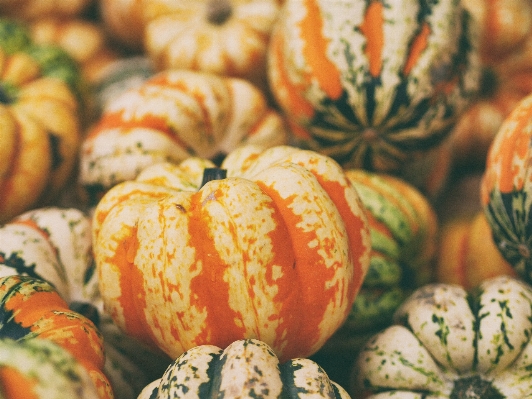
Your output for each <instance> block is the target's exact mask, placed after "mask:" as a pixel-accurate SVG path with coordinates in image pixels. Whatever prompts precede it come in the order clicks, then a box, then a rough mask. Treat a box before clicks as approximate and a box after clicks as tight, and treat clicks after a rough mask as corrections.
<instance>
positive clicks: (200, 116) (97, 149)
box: [79, 70, 288, 191]
mask: <svg viewBox="0 0 532 399" xmlns="http://www.w3.org/2000/svg"><path fill="white" fill-rule="evenodd" d="M287 136H288V134H287V129H286V126H285V124H284V120H283V119H282V118H281V116H280V115H279V114H278V112H277V111H275V110H274V109H272V108H271V107H270V106H269V105H268V103H267V101H266V98H265V97H264V95H263V94H262V93H261V92H260V91H259V90H258V89H257V88H256V87H255V86H253V85H252V84H251V83H249V82H247V81H245V80H243V79H237V78H227V77H221V76H217V75H214V74H210V73H203V72H195V71H189V70H167V71H163V72H160V73H158V74H156V75H154V76H152V77H151V78H149V79H148V80H146V81H144V82H143V83H142V84H141V85H140V86H137V87H134V88H132V89H130V90H127V91H126V92H124V93H122V94H121V95H119V96H117V97H114V98H113V100H112V101H109V102H108V103H107V105H106V108H105V109H104V110H103V113H102V116H101V118H100V120H99V121H98V122H97V123H96V124H95V126H93V128H92V129H91V130H90V132H89V134H88V135H87V137H85V139H84V141H83V143H82V148H81V155H80V178H79V180H80V182H81V184H82V185H84V186H86V187H99V188H103V191H105V190H106V189H107V188H109V187H111V186H113V185H115V184H116V183H119V182H121V181H125V180H131V179H134V178H135V177H136V175H137V174H138V172H139V171H140V170H142V169H143V168H145V167H146V166H148V165H151V164H154V163H157V162H161V161H172V162H179V161H181V160H183V159H185V158H187V157H190V156H198V157H202V158H209V159H213V158H216V157H218V156H220V154H227V153H228V152H230V151H232V150H233V149H234V148H236V147H237V146H238V145H240V144H243V143H252V144H260V145H264V146H267V147H270V146H274V145H280V144H285V143H286V141H287Z"/></svg>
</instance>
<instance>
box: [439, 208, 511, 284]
mask: <svg viewBox="0 0 532 399" xmlns="http://www.w3.org/2000/svg"><path fill="white" fill-rule="evenodd" d="M434 267H435V273H434V274H435V279H436V281H438V282H442V283H449V284H460V285H462V286H464V287H465V288H466V289H470V288H473V287H476V286H477V285H479V284H480V283H481V282H482V281H484V280H486V279H489V278H491V277H494V276H498V275H509V276H513V277H516V278H517V277H518V275H517V272H516V271H515V270H514V269H513V268H512V266H511V265H510V264H509V263H508V262H507V261H506V260H505V259H504V258H503V257H502V255H501V253H500V252H499V250H498V249H497V247H496V246H495V243H494V242H493V238H492V232H491V228H490V226H489V224H488V221H487V219H486V215H485V214H484V213H483V212H482V211H479V212H478V213H477V214H476V215H475V216H474V217H460V218H456V219H452V220H450V221H448V222H446V223H444V224H443V225H442V227H441V230H440V234H439V247H438V254H437V258H436V262H435V266H434Z"/></svg>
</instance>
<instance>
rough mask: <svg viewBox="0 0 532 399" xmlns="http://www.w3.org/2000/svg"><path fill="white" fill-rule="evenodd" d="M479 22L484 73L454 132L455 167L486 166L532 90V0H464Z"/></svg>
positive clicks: (477, 167) (479, 167) (478, 167)
mask: <svg viewBox="0 0 532 399" xmlns="http://www.w3.org/2000/svg"><path fill="white" fill-rule="evenodd" d="M462 3H463V4H464V7H466V8H467V9H468V10H469V11H470V12H471V14H472V16H473V18H474V20H475V21H477V23H478V25H479V27H480V54H481V67H482V79H481V87H480V92H479V96H478V98H477V99H476V100H475V101H474V102H473V103H472V105H471V106H470V107H469V108H468V110H467V111H465V112H464V114H463V115H461V116H460V119H459V121H458V122H457V124H456V126H455V127H454V128H453V131H452V132H451V140H452V142H453V144H452V145H453V154H454V157H453V158H454V163H455V164H456V168H460V169H464V168H466V167H468V168H476V169H483V168H484V166H485V161H486V155H487V153H488V149H489V146H490V144H491V142H492V141H493V138H494V137H495V135H496V134H497V131H498V130H499V127H500V125H501V123H502V122H503V120H504V119H505V118H506V117H507V116H508V115H509V113H510V112H511V111H512V110H513V109H514V108H515V106H516V105H517V103H518V102H519V100H521V99H522V98H523V97H525V96H526V95H528V94H529V93H530V92H532V73H531V70H532V3H531V2H530V1H529V0H464V1H463V2H462Z"/></svg>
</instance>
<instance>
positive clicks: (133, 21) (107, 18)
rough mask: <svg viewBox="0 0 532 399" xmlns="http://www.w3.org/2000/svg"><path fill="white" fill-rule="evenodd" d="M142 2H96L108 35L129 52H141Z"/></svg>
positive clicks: (142, 29)
mask: <svg viewBox="0 0 532 399" xmlns="http://www.w3.org/2000/svg"><path fill="white" fill-rule="evenodd" d="M143 2H144V0H98V6H99V10H100V18H101V21H102V24H103V26H104V28H105V30H106V31H107V33H108V35H109V36H110V37H111V38H112V40H114V41H115V42H116V43H118V44H120V45H122V46H125V47H127V48H128V49H130V50H133V51H136V52H139V51H142V50H143V45H144V44H143V37H144V18H143V14H142V3H143Z"/></svg>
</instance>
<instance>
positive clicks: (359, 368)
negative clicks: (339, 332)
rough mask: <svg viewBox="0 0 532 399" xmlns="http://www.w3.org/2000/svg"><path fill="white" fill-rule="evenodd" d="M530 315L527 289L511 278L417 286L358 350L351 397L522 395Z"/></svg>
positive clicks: (531, 381) (530, 356) (529, 387)
mask: <svg viewBox="0 0 532 399" xmlns="http://www.w3.org/2000/svg"><path fill="white" fill-rule="evenodd" d="M531 320H532V287H530V285H528V284H526V283H525V282H523V281H522V280H519V279H515V278H512V277H509V276H499V277H495V278H492V279H488V280H485V281H483V282H482V283H481V284H480V285H479V286H478V287H476V289H475V290H472V291H470V292H467V291H466V290H465V289H464V288H463V287H461V286H459V285H454V284H442V283H440V284H437V283H435V284H428V285H425V286H423V287H421V288H419V289H418V290H416V291H415V292H414V293H413V294H412V295H411V296H410V297H409V298H408V299H407V300H406V301H405V302H404V303H403V304H402V305H401V307H400V308H399V309H398V310H397V312H396V314H395V316H394V324H393V325H392V326H390V327H388V328H386V329H385V330H383V331H381V332H379V333H378V334H376V335H374V336H373V337H372V338H371V339H370V340H369V341H368V343H367V344H366V345H365V347H364V348H363V349H362V351H361V352H360V355H359V357H358V359H357V360H356V362H355V364H354V367H353V375H352V380H351V382H352V387H351V389H352V392H353V395H354V393H355V392H356V394H357V397H365V398H371V399H385V398H395V399H407V398H408V399H414V398H417V399H421V398H431V399H432V398H434V399H454V398H483V399H487V398H490V399H523V398H529V397H531V396H532V376H531V374H530V368H531V365H532V345H531V342H530V332H531V330H532V321H531ZM368 393H369V394H372V395H371V396H367V395H366V394H368Z"/></svg>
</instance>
